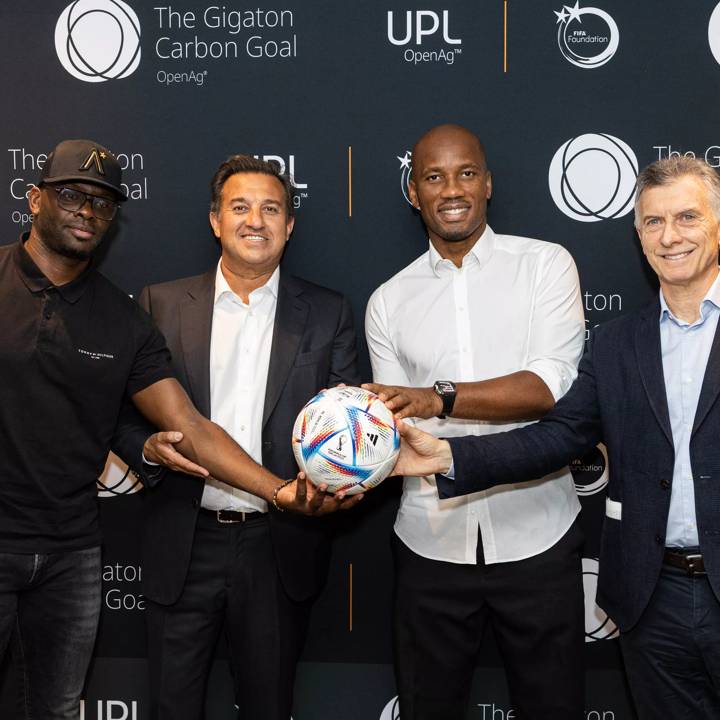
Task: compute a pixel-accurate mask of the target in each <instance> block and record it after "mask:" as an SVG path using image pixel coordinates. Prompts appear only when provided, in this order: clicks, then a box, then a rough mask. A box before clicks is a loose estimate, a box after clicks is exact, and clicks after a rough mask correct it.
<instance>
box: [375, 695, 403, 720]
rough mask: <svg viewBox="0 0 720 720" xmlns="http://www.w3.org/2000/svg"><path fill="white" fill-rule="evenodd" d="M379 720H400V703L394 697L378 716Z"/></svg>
mask: <svg viewBox="0 0 720 720" xmlns="http://www.w3.org/2000/svg"><path fill="white" fill-rule="evenodd" d="M380 720H400V701H399V700H398V699H397V697H394V698H393V699H392V700H391V701H390V702H389V703H388V704H387V705H386V706H385V707H384V708H383V711H382V713H381V714H380Z"/></svg>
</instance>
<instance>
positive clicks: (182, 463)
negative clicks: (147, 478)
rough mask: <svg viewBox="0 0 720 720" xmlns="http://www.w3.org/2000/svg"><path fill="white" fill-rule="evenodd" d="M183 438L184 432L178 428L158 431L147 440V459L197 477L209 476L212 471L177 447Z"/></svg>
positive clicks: (144, 446)
mask: <svg viewBox="0 0 720 720" xmlns="http://www.w3.org/2000/svg"><path fill="white" fill-rule="evenodd" d="M182 439H183V434H182V433H181V432H178V431H176V430H168V431H164V432H157V433H155V434H154V435H151V436H150V437H149V438H148V439H147V440H146V441H145V444H144V445H143V455H144V456H145V459H146V460H149V461H150V462H152V463H156V464H158V465H164V466H165V467H166V468H169V469H170V470H175V471H176V472H183V473H187V474H188V475H196V476H197V477H203V478H204V477H208V476H209V475H210V473H209V472H208V471H207V470H206V469H205V468H204V467H201V466H200V465H196V464H195V463H194V462H192V461H190V460H188V459H187V458H186V457H185V456H184V455H182V454H180V453H179V452H178V451H177V450H176V449H175V445H176V444H177V443H179V442H180V441H181V440H182Z"/></svg>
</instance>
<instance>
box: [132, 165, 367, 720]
mask: <svg viewBox="0 0 720 720" xmlns="http://www.w3.org/2000/svg"><path fill="white" fill-rule="evenodd" d="M211 188H212V203H211V212H210V223H211V225H212V228H213V231H214V233H215V235H216V237H217V238H218V239H219V241H220V245H221V248H222V255H221V258H220V262H219V264H218V265H217V267H213V268H212V269H211V270H209V271H208V272H206V273H205V274H204V275H199V276H197V277H192V278H186V279H182V280H177V281H174V282H169V283H163V284H160V285H154V286H150V287H147V288H145V290H143V292H142V294H141V296H140V304H141V305H142V306H143V307H145V309H146V310H148V312H149V313H150V314H151V315H152V317H153V318H154V320H155V321H156V323H157V324H158V326H159V328H160V329H161V330H162V332H163V334H164V335H165V338H166V339H167V343H168V347H169V348H170V351H171V353H172V356H173V360H174V365H175V369H176V371H177V377H178V379H179V380H180V382H181V383H182V385H183V386H184V387H185V388H186V390H187V392H188V394H189V395H190V396H191V398H192V399H193V401H194V402H195V404H196V405H197V407H198V409H199V410H200V411H201V412H202V413H203V414H204V415H206V417H208V418H213V419H214V420H215V421H216V422H218V424H220V425H221V426H222V427H224V428H225V429H226V430H227V431H228V432H229V434H230V435H231V436H233V437H234V438H235V439H236V440H237V441H238V443H239V444H240V445H241V446H242V447H243V448H244V449H245V450H246V451H247V452H248V453H249V454H250V455H251V456H252V457H253V458H254V459H255V460H256V461H257V462H259V463H262V465H264V466H265V467H266V468H268V469H272V471H273V472H275V473H278V474H279V475H280V476H281V477H293V476H294V475H295V474H296V472H297V467H296V464H295V460H294V458H293V454H292V450H291V443H290V438H291V432H292V426H293V422H294V420H295V417H296V415H297V413H298V412H299V410H300V409H301V408H302V406H303V405H304V404H305V403H306V402H307V401H308V400H309V399H310V398H311V397H312V396H313V395H314V394H315V393H317V392H318V391H319V390H320V389H322V388H323V387H330V386H332V385H336V384H338V383H340V382H344V383H347V384H357V383H358V381H359V377H358V371H357V366H356V361H357V354H356V349H355V331H354V329H353V323H352V317H351V310H350V306H349V304H348V302H347V300H346V299H345V298H344V297H343V296H341V295H340V294H338V293H336V292H333V291H331V290H328V289H326V288H323V287H320V286H318V285H314V284H312V283H309V282H306V281H305V280H301V279H299V278H295V277H293V276H291V275H289V274H287V273H285V272H284V271H281V269H280V267H279V264H280V259H281V257H282V254H283V251H284V249H285V244H286V243H287V240H288V237H289V236H290V233H291V231H292V228H293V224H294V216H293V215H294V213H293V203H292V187H291V184H290V180H289V179H288V178H286V177H284V176H282V175H280V174H279V172H278V169H277V167H276V166H275V165H274V164H271V163H266V162H263V161H261V160H257V159H255V158H252V157H248V156H242V155H236V156H233V157H230V158H229V159H228V160H227V161H226V162H224V163H222V164H221V165H220V167H219V168H218V170H217V172H216V173H215V176H214V178H213V180H212V183H211ZM178 437H179V436H178ZM175 439H177V437H175V436H173V435H172V434H167V433H160V434H158V435H154V436H152V437H150V438H149V439H148V441H147V442H146V444H145V449H144V454H145V458H146V459H147V460H150V461H157V462H163V463H165V464H169V465H170V466H174V467H175V468H182V467H188V466H187V465H185V464H184V463H183V459H182V458H181V457H180V456H179V455H176V454H175V453H174V452H173V449H172V442H171V441H173V440H175ZM195 469H196V470H197V471H200V468H195ZM172 474H173V475H174V477H172V478H166V479H164V480H162V481H161V482H159V483H158V485H157V487H156V488H155V489H153V490H150V491H149V504H150V509H149V515H148V519H147V527H146V536H145V540H144V545H143V557H142V563H143V570H144V572H143V579H144V593H145V595H146V597H147V598H148V601H149V602H148V610H147V623H148V640H149V644H148V659H149V667H150V689H151V697H152V705H153V712H152V716H153V717H154V718H163V719H164V718H168V719H169V718H172V720H183V719H185V718H187V719H188V720H191V719H192V720H197V719H198V718H201V717H203V708H204V702H205V689H206V683H207V677H208V673H209V670H210V666H211V662H212V659H213V655H214V649H215V646H216V643H217V640H218V637H219V635H220V633H221V630H222V628H223V626H225V627H226V629H227V638H228V646H229V653H230V665H231V669H232V673H233V679H234V686H235V696H236V700H235V702H236V704H237V705H238V706H239V708H240V711H241V716H242V717H243V718H247V719H248V720H260V719H262V720H276V719H277V720H288V718H289V717H290V712H291V709H292V690H293V683H294V677H295V666H296V663H297V659H298V657H299V654H300V651H301V649H302V645H303V642H304V637H305V631H306V626H307V620H308V613H309V610H310V603H311V601H312V599H313V597H314V596H315V595H316V594H317V592H318V590H319V589H320V587H321V586H322V584H323V582H324V579H325V575H326V570H327V561H328V554H329V552H328V551H329V546H328V542H327V538H326V535H325V532H324V529H323V524H322V522H319V521H317V520H314V519H313V520H311V521H310V522H307V523H306V522H303V521H302V520H300V519H299V518H297V517H291V515H290V513H281V512H278V511H277V509H276V508H272V507H270V508H268V504H267V503H266V502H264V501H263V500H262V499H261V498H259V497H257V496H254V495H251V494H249V493H244V492H242V491H236V490H234V489H232V488H230V487H228V486H227V485H223V484H222V483H217V482H215V481H214V480H213V479H212V478H209V479H207V480H205V481H203V479H202V478H198V477H194V476H192V475H188V474H184V475H183V474H180V473H175V472H173V473H172Z"/></svg>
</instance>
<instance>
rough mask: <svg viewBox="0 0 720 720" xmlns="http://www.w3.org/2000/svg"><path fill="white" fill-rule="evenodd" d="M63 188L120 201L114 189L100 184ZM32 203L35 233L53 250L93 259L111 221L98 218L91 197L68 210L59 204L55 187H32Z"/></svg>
mask: <svg viewBox="0 0 720 720" xmlns="http://www.w3.org/2000/svg"><path fill="white" fill-rule="evenodd" d="M63 187H67V188H72V189H74V190H79V191H80V192H81V193H88V194H90V195H94V196H97V197H106V198H107V199H108V200H110V201H111V202H115V200H116V197H115V195H114V194H113V193H112V192H111V191H109V190H105V189H103V188H101V187H100V186H98V185H92V184H89V183H63ZM28 204H29V206H30V211H31V212H32V213H33V215H34V219H33V227H32V234H33V235H34V236H35V237H36V238H37V239H38V241H39V242H40V243H42V245H43V246H44V247H45V248H46V250H48V251H49V252H50V253H52V254H54V255H59V256H61V257H63V258H69V259H71V260H87V259H89V258H90V257H91V256H92V254H93V253H94V252H95V249H96V248H97V246H98V245H99V244H100V242H101V240H102V239H103V235H105V232H106V231H107V229H108V227H109V226H110V222H111V221H108V220H101V219H100V218H97V217H95V216H94V215H93V210H92V206H91V205H90V202H89V201H87V200H86V201H85V203H84V204H83V205H82V207H81V208H79V209H78V210H65V209H64V208H62V207H60V205H59V204H58V196H57V193H56V192H55V190H54V189H53V188H52V187H46V186H42V187H34V188H32V190H31V191H30V194H29V196H28Z"/></svg>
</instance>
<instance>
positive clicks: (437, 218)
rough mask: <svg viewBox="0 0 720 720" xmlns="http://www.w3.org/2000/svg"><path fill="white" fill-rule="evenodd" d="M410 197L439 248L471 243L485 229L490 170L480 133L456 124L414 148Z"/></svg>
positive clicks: (431, 134)
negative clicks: (487, 165)
mask: <svg viewBox="0 0 720 720" xmlns="http://www.w3.org/2000/svg"><path fill="white" fill-rule="evenodd" d="M409 190H410V199H411V201H412V203H413V205H415V207H417V208H418V209H419V210H420V213H421V215H422V219H423V221H424V222H425V226H426V227H427V231H428V235H429V236H430V240H431V241H432V243H433V245H435V247H436V248H437V250H438V252H440V253H441V254H442V255H445V254H446V252H448V251H450V252H454V251H455V248H451V247H450V246H452V245H456V244H463V243H464V244H465V246H466V247H465V249H466V250H467V249H470V247H472V245H473V244H474V243H475V241H476V240H477V239H478V237H480V235H481V234H482V233H483V231H484V230H485V225H486V222H487V220H486V211H487V201H488V199H489V198H490V195H491V194H492V182H491V179H490V172H489V171H488V169H487V167H486V165H485V154H484V153H483V150H482V146H481V145H480V142H479V141H478V139H477V137H475V135H473V134H472V133H470V132H469V131H467V130H465V129H464V128H461V127H458V126H455V125H444V126H441V127H439V128H435V129H433V130H431V131H430V132H428V133H427V134H426V135H425V136H423V138H422V139H421V140H420V141H419V142H418V143H417V145H416V146H415V149H414V151H413V171H412V179H411V180H410V183H409Z"/></svg>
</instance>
